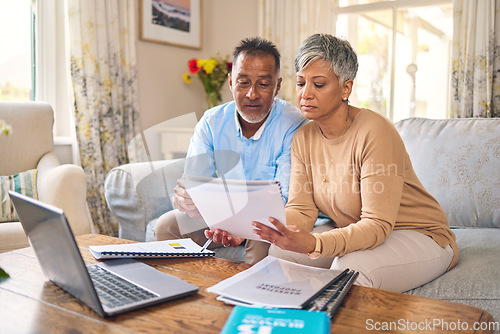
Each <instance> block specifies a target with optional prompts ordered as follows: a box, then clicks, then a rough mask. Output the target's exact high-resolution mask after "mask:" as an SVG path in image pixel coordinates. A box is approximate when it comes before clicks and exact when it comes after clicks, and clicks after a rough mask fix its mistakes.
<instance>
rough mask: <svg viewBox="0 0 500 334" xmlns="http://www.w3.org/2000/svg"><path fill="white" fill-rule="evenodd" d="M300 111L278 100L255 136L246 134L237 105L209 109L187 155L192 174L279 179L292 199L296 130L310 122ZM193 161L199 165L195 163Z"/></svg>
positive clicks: (285, 194) (227, 177)
mask: <svg viewBox="0 0 500 334" xmlns="http://www.w3.org/2000/svg"><path fill="white" fill-rule="evenodd" d="M306 122H307V120H306V119H305V118H304V117H303V116H302V114H301V112H300V110H299V109H298V108H297V107H294V106H293V105H291V104H290V103H288V102H286V101H283V100H281V99H277V98H276V99H274V102H273V105H272V107H271V112H270V113H269V116H268V118H267V119H266V121H265V122H264V124H262V126H261V127H260V128H259V130H258V131H257V132H256V133H255V134H254V135H253V136H252V137H251V138H246V137H245V136H243V134H242V131H241V127H240V122H239V120H238V113H237V111H236V104H235V103H234V101H231V102H228V103H225V104H222V105H220V106H217V107H214V108H212V109H209V110H207V111H206V112H205V114H204V115H203V117H202V118H201V120H200V121H199V122H198V124H197V125H196V127H195V131H194V135H193V137H192V138H191V142H190V144H189V148H188V153H187V158H188V164H187V165H190V166H191V167H188V168H190V171H189V173H193V169H192V168H193V167H192V166H196V167H195V169H196V171H195V173H196V174H197V175H203V176H222V175H224V177H225V178H226V179H236V180H273V179H275V180H278V181H280V184H281V192H282V195H283V200H284V202H285V203H286V201H287V200H288V188H289V183H290V147H291V144H292V139H293V135H294V133H295V131H297V129H298V128H299V127H300V126H302V125H303V124H304V123H306ZM193 160H195V161H196V164H193V163H192V162H193Z"/></svg>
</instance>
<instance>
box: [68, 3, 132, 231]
mask: <svg viewBox="0 0 500 334" xmlns="http://www.w3.org/2000/svg"><path fill="white" fill-rule="evenodd" d="M67 3H68V25H69V39H70V58H71V79H72V83H73V91H74V98H75V126H76V136H77V141H78V147H79V151H80V160H81V164H82V167H83V169H84V170H85V173H86V175H87V201H88V204H89V208H90V212H91V214H92V219H93V221H94V224H95V225H96V228H97V230H98V231H99V233H102V234H107V235H114V236H117V235H118V224H117V222H116V220H115V219H114V218H113V216H112V215H111V214H110V212H109V209H108V208H107V205H106V201H105V198H104V179H105V177H106V175H107V173H108V172H109V171H110V170H111V169H112V168H113V167H116V166H119V165H122V164H126V163H128V162H129V154H130V152H128V150H127V145H128V144H129V143H130V141H131V140H132V138H134V136H135V135H136V134H138V133H139V131H138V129H139V125H138V122H139V121H138V119H139V114H138V103H137V73H136V72H137V68H136V39H137V34H136V17H137V11H136V6H135V1H134V0H67Z"/></svg>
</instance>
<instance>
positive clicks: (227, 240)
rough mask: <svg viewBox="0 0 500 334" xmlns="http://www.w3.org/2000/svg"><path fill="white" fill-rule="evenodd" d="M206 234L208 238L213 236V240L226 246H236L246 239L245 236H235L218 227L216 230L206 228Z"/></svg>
mask: <svg viewBox="0 0 500 334" xmlns="http://www.w3.org/2000/svg"><path fill="white" fill-rule="evenodd" d="M205 236H206V237H207V239H210V238H212V240H213V242H219V243H222V245H223V246H224V247H229V246H232V247H236V246H238V245H239V244H241V243H242V242H243V241H244V240H245V238H238V237H234V236H232V235H230V234H229V233H227V232H226V231H221V230H220V229H216V230H215V231H211V230H205Z"/></svg>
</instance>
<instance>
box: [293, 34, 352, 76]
mask: <svg viewBox="0 0 500 334" xmlns="http://www.w3.org/2000/svg"><path fill="white" fill-rule="evenodd" d="M318 59H323V60H325V61H327V62H329V63H330V69H331V70H332V71H333V73H335V75H336V76H337V77H338V79H339V81H340V83H341V84H344V83H345V82H346V81H347V80H354V78H355V77H356V73H357V72H358V57H357V55H356V52H354V50H353V48H352V47H351V44H349V42H348V41H346V40H343V39H340V38H337V37H335V36H333V35H330V34H314V35H311V36H309V37H308V38H306V39H305V40H304V42H302V45H301V46H300V49H299V51H297V56H296V57H295V71H296V72H299V71H301V70H303V69H304V68H305V67H307V66H308V65H310V64H311V63H312V62H314V61H315V60H318Z"/></svg>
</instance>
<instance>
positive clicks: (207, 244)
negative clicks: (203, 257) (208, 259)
mask: <svg viewBox="0 0 500 334" xmlns="http://www.w3.org/2000/svg"><path fill="white" fill-rule="evenodd" d="M212 240H213V239H212V238H210V239H208V240H207V241H206V242H205V244H204V245H203V247H201V251H200V253H203V252H204V251H205V249H207V247H208V246H210V244H211V243H212Z"/></svg>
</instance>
